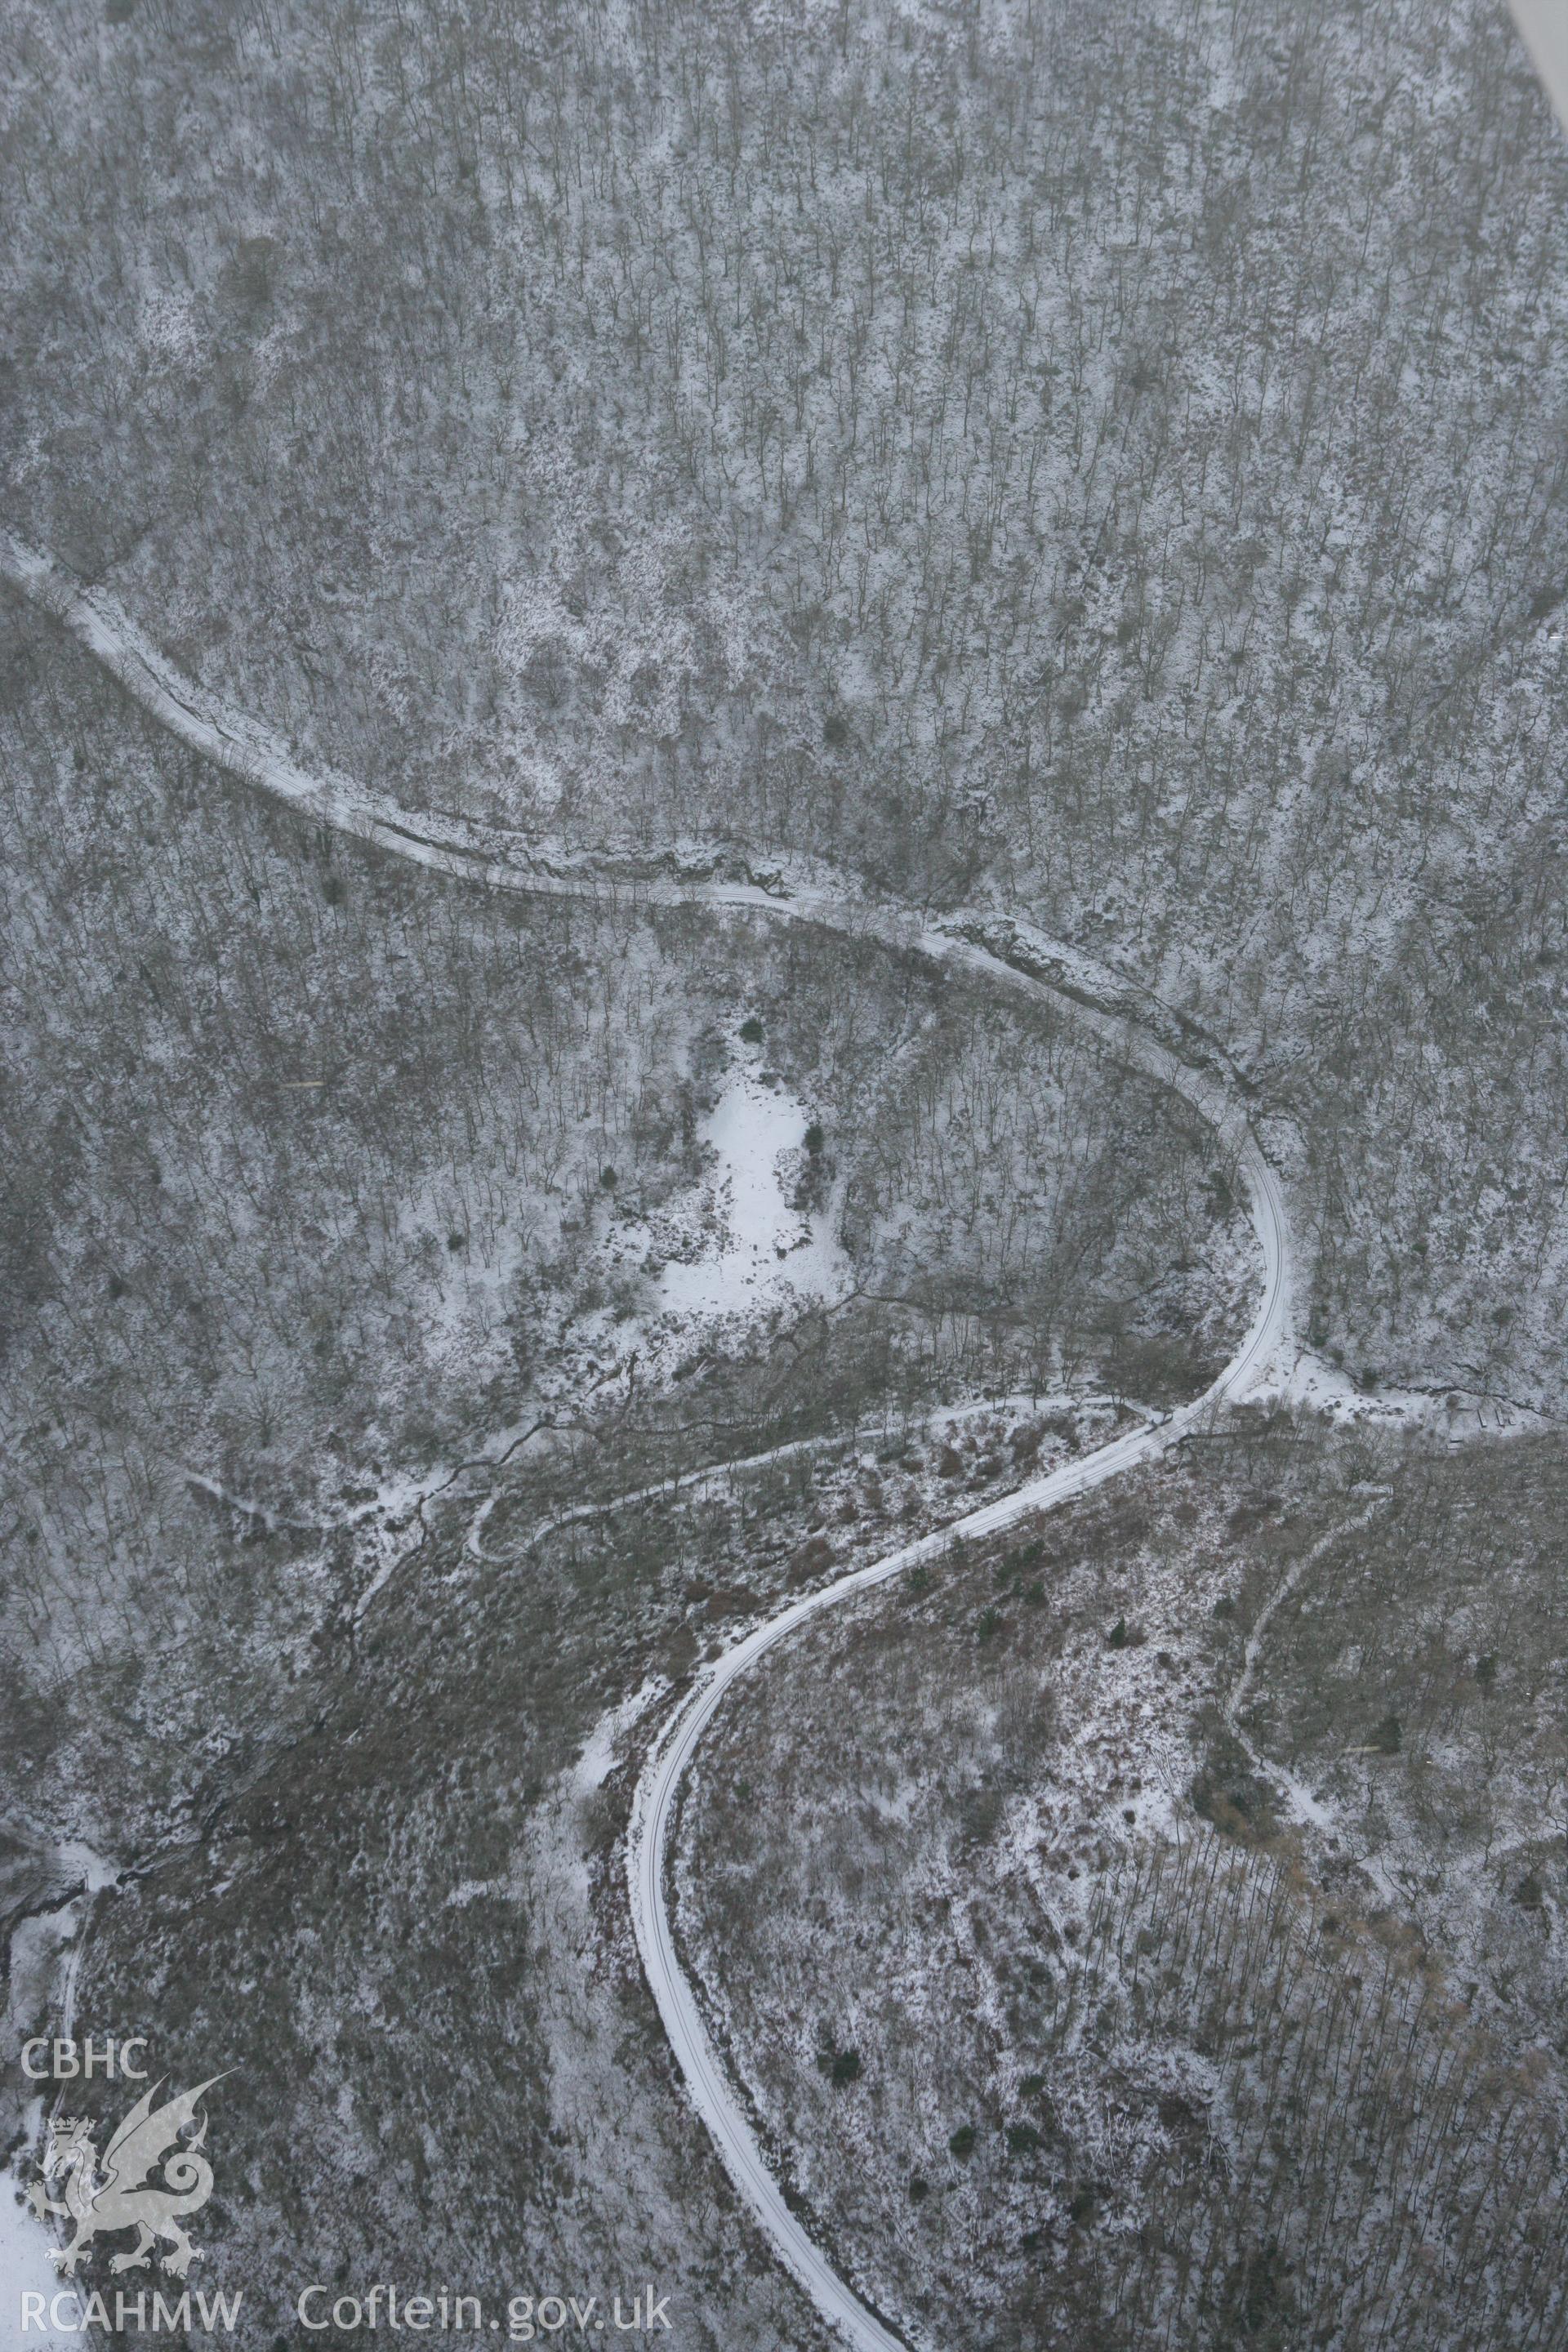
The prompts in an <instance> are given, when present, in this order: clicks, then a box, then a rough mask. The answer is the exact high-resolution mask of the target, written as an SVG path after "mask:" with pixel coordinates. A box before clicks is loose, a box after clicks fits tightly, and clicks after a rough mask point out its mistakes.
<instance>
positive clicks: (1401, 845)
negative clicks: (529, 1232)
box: [0, 0, 1568, 1402]
mask: <svg viewBox="0 0 1568 2352" xmlns="http://www.w3.org/2000/svg"><path fill="white" fill-rule="evenodd" d="M10 16H11V20H12V32H13V47H14V52H15V55H16V61H17V62H16V72H15V74H14V76H13V79H12V81H11V85H10V88H9V91H8V99H7V109H8V110H7V117H6V121H5V142H4V150H5V161H4V165H3V169H4V171H5V212H6V218H7V221H8V223H10V224H11V225H12V227H11V234H10V235H9V236H8V238H7V244H6V251H5V257H4V259H3V261H0V284H3V285H4V288H5V299H6V307H7V312H8V315H9V318H10V320H11V322H12V328H11V343H10V355H9V360H8V365H9V368H10V371H11V373H10V376H9V378H8V384H9V392H10V397H9V399H8V401H7V404H6V410H5V415H6V418H7V420H8V421H7V423H6V425H5V438H4V442H3V443H0V453H3V456H4V462H5V481H6V504H7V510H8V515H9V517H10V519H11V520H12V521H13V523H14V525H15V527H16V528H18V529H20V530H23V531H25V532H26V531H30V532H32V533H33V534H34V535H35V536H37V538H38V539H39V540H41V541H43V542H44V543H46V544H47V545H49V546H51V547H52V548H53V549H54V551H56V552H57V553H58V554H59V555H60V556H61V557H62V558H63V559H64V560H66V561H67V562H72V563H74V564H75V565H77V566H78V567H79V568H80V569H82V570H84V571H86V572H89V573H90V574H92V575H94V576H100V577H103V578H105V579H107V580H109V581H110V583H113V584H114V585H115V586H116V587H117V588H119V589H120V590H121V592H122V593H125V594H127V595H128V597H129V598H130V600H131V602H132V606H133V608H134V609H136V610H137V611H138V613H139V614H140V615H141V617H142V619H143V620H144V621H145V622H146V623H147V625H149V626H150V627H152V628H153V633H154V635H158V636H160V637H161V638H162V639H163V640H164V641H166V642H167V641H173V643H174V645H175V646H176V648H177V649H178V651H179V652H180V655H181V657H182V658H183V659H184V660H185V661H187V662H188V663H189V664H190V666H191V667H192V668H193V669H194V670H195V671H196V672H197V673H198V674H199V675H201V676H202V677H205V678H207V679H208V680H210V681H212V682H214V683H216V684H220V685H222V686H223V687H224V688H226V689H227V690H228V691H230V692H231V693H233V694H234V696H235V697H236V698H237V699H238V700H239V701H241V702H242V703H243V702H247V701H248V702H250V703H252V704H254V705H255V706H256V707H257V708H258V709H259V710H260V711H261V712H262V713H263V714H264V715H265V716H268V718H270V719H273V720H274V721H276V722H278V723H279V724H281V725H284V726H286V727H288V728H289V729H290V730H292V731H293V732H294V734H295V735H296V737H297V738H298V740H299V741H300V744H301V745H302V746H303V747H306V748H308V749H310V750H311V751H314V752H316V753H317V754H319V755H322V756H325V755H329V754H330V755H331V756H333V757H335V758H337V759H339V760H341V761H342V762H343V763H344V764H346V765H348V766H349V767H351V768H356V769H360V770H363V771H365V772H371V773H372V774H374V777H375V779H376V780H377V781H378V782H382V781H386V780H389V779H390V780H394V781H395V782H397V783H398V786H399V788H400V789H401V790H402V791H403V792H404V793H405V794H406V796H407V798H408V800H409V802H410V803H411V804H413V805H426V806H428V805H452V804H468V805H480V806H483V807H485V808H488V809H494V810H500V811H501V812H504V813H506V814H509V815H510V816H512V817H514V818H516V819H517V820H518V821H520V822H522V823H525V824H530V825H532V826H547V827H549V828H551V829H554V830H566V831H569V832H571V833H573V834H574V835H577V836H579V837H581V838H584V839H593V840H603V839H605V838H606V837H615V836H617V835H638V836H640V837H644V838H649V837H652V838H658V837H662V836H665V835H668V834H669V833H670V832H671V831H674V832H677V833H679V834H682V835H689V834H692V833H709V834H714V833H717V834H721V835H729V836H731V837H734V838H737V839H740V840H742V841H744V842H748V843H752V844H761V845H766V846H767V847H769V848H773V849H776V848H778V847H781V846H787V845H796V846H803V847H811V848H815V849H818V850H824V851H827V852H829V853H831V854H832V855H833V856H836V857H838V858H839V859H841V860H842V861H843V862H845V863H846V864H847V865H849V866H852V867H854V868H855V869H857V870H858V871H860V872H862V873H864V874H865V875H867V876H868V877H871V878H872V879H873V880H875V881H878V882H880V883H883V884H886V885H888V886H889V887H895V888H897V889H898V890H900V892H902V893H904V894H906V895H911V896H917V897H919V896H929V897H932V898H937V899H941V900H952V898H955V897H963V896H974V895H985V894H988V893H1000V894H1002V895H1003V896H1005V898H1007V899H1008V900H1009V901H1010V902H1011V903H1014V904H1015V905H1017V906H1019V907H1021V908H1024V909H1026V910H1027V911H1033V912H1035V913H1036V914H1037V915H1038V916H1039V917H1040V919H1043V920H1044V921H1045V922H1046V924H1047V928H1050V929H1056V930H1058V931H1060V932H1065V933H1067V934H1068V935H1069V936H1078V937H1081V938H1083V939H1085V940H1089V941H1090V942H1092V943H1094V944H1097V945H1100V946H1103V947H1104V948H1105V949H1107V950H1109V951H1110V952H1111V953H1113V954H1120V955H1121V956H1122V957H1123V958H1124V959H1125V960H1126V961H1128V962H1129V963H1130V965H1131V967H1132V968H1134V969H1135V970H1137V971H1139V972H1140V973H1141V974H1142V976H1143V977H1145V978H1150V979H1158V980H1159V981H1160V982H1162V983H1163V986H1164V988H1165V990H1166V992H1167V993H1168V994H1170V995H1171V996H1173V998H1174V999H1175V1000H1176V1001H1177V1002H1180V1003H1191V1004H1193V1005H1194V1006H1195V1007H1197V1008H1199V1009H1200V1010H1201V1011H1202V1013H1203V1014H1204V1015H1205V1018H1206V1019H1207V1020H1208V1021H1209V1022H1210V1023H1211V1024H1213V1025H1215V1026H1217V1027H1218V1028H1220V1029H1221V1030H1222V1031H1223V1033H1224V1034H1226V1037H1227V1039H1228V1041H1229V1042H1230V1043H1231V1044H1232V1045H1233V1047H1234V1048H1235V1049H1236V1050H1237V1051H1238V1052H1240V1053H1242V1054H1243V1055H1245V1056H1246V1057H1247V1060H1248V1061H1249V1062H1250V1064H1251V1065H1252V1066H1254V1067H1255V1068H1256V1070H1257V1071H1258V1074H1259V1076H1261V1077H1263V1078H1264V1079H1265V1080H1266V1082H1267V1084H1268V1091H1269V1097H1270V1100H1271V1102H1272V1103H1273V1105H1274V1107H1275V1108H1277V1109H1278V1110H1279V1112H1280V1113H1281V1115H1282V1116H1284V1117H1287V1118H1291V1119H1293V1120H1295V1121H1296V1122H1298V1123H1299V1126H1300V1130H1301V1132H1302V1134H1303V1135H1304V1137H1305V1139H1306V1141H1305V1144H1304V1145H1303V1147H1302V1149H1303V1150H1304V1152H1305V1155H1306V1157H1307V1160H1308V1161H1309V1165H1310V1179H1311V1184H1312V1197H1313V1200H1314V1202H1315V1204H1316V1209H1317V1217H1318V1239H1319V1252H1318V1256H1317V1261H1316V1265H1315V1284H1316V1318H1317V1319H1316V1323H1315V1327H1314V1328H1315V1330H1316V1332H1317V1334H1318V1336H1319V1338H1320V1340H1321V1344H1323V1345H1325V1346H1328V1347H1331V1348H1333V1349H1335V1350H1336V1351H1337V1352H1338V1353H1340V1354H1341V1355H1342V1357H1343V1358H1344V1360H1346V1362H1347V1363H1348V1364H1349V1366H1350V1367H1351V1368H1352V1370H1354V1371H1356V1372H1357V1373H1358V1374H1365V1375H1369V1376H1371V1377H1373V1378H1377V1377H1384V1378H1388V1377H1396V1378H1402V1379H1406V1380H1408V1379H1423V1378H1427V1377H1431V1378H1435V1379H1436V1380H1437V1381H1445V1382H1451V1383H1455V1384H1458V1385H1459V1386H1461V1387H1465V1388H1468V1389H1472V1390H1488V1389H1490V1390H1494V1391H1500V1392H1502V1393H1517V1394H1519V1395H1521V1396H1523V1397H1525V1398H1526V1399H1527V1400H1528V1401H1530V1402H1544V1401H1545V1400H1546V1399H1547V1398H1548V1396H1549V1395H1550V1394H1551V1393H1552V1392H1553V1389H1554V1382H1555V1370H1554V1359H1555V1349H1556V1340H1555V1333H1556V1331H1557V1328H1558V1327H1559V1325H1560V1322H1561V1318H1562V1313H1563V1264H1564V1257H1563V1231H1562V1227H1561V1224H1560V1222H1559V1202H1558V1194H1557V1188H1556V1186H1555V1184H1554V1182H1553V1181H1552V1175H1551V1165H1550V1163H1551V1157H1552V1139H1553V1138H1554V1137H1555V1136H1556V1134H1557V1133H1558V1132H1560V1129H1561V1124H1562V1116H1561V1114H1562V1105H1563V1094H1564V1084H1563V1072H1562V1068H1561V1059H1560V1056H1561V1036H1562V1034H1563V1032H1562V1022H1561V1011H1562V1003H1561V977H1560V965H1559V961H1558V959H1559V958H1560V956H1561V954H1562V951H1563V940H1562V938H1561V913H1560V909H1561V903H1562V889H1561V873H1562V868H1561V859H1562V856H1563V839H1562V828H1561V823H1560V812H1559V794H1558V791H1557V786H1556V782H1555V776H1554V770H1553V764H1552V757H1551V749H1550V746H1551V743H1552V733H1553V724H1554V714H1555V712H1556V709H1557V698H1558V696H1559V695H1560V692H1561V666H1562V650H1561V648H1562V634H1561V630H1560V628H1559V627H1558V624H1557V614H1558V608H1559V601H1560V599H1561V596H1562V594H1563V586H1564V580H1565V576H1568V574H1565V549H1564V543H1563V522H1562V515H1563V506H1562V501H1561V497H1560V493H1561V490H1562V487H1563V466H1564V463H1565V462H1568V456H1565V451H1564V446H1563V438H1562V429H1561V418H1562V414H1563V389H1564V379H1563V367H1564V361H1563V348H1564V341H1563V333H1562V322H1563V317H1564V297H1565V294H1568V287H1565V285H1564V280H1563V266H1562V260H1561V255H1560V252H1559V250H1558V246H1557V241H1556V239H1555V236H1554V223H1555V221H1556V220H1557V219H1558V218H1559V217H1560V215H1561V212H1562V207H1563V200H1564V196H1565V195H1568V185H1565V174H1568V162H1565V161H1564V159H1563V155H1562V153H1561V151H1560V148H1559V145H1558V135H1557V133H1556V131H1555V129H1554V127H1553V125H1552V121H1551V117H1550V114H1549V110H1548V109H1547V107H1546V104H1545V101H1544V100H1543V99H1542V95H1541V93H1540V92H1539V90H1538V89H1537V87H1536V85H1535V83H1534V80H1533V78H1532V75H1531V70H1530V68H1529V65H1528V61H1527V59H1526V58H1525V56H1524V53H1523V50H1522V48H1521V47H1520V45H1519V44H1518V42H1517V39H1516V37H1514V35H1513V34H1512V31H1511V29H1510V26H1509V25H1508V23H1507V21H1506V18H1505V16H1504V15H1503V12H1502V11H1501V10H1500V8H1498V7H1497V6H1495V5H1492V0H1463V5H1446V6H1442V7H1436V8H1429V7H1425V6H1423V7H1420V8H1416V7H1410V8H1403V9H1398V10H1392V11H1391V10H1380V9H1373V8H1371V7H1366V6H1357V5H1349V0H1336V5H1323V6H1318V7H1315V8H1314V9H1313V10H1311V11H1310V13H1309V14H1308V15H1306V16H1303V15H1302V14H1301V12H1300V10H1296V9H1283V8H1280V7H1279V6H1277V5H1234V6H1232V5H1212V4H1210V0H1194V5H1161V6H1158V7H1156V8H1154V9H1152V10H1150V9H1146V8H1142V7H1140V8H1136V9H1134V8H1131V7H1123V6H1110V7H1105V6H1101V5H1094V6H1092V7H1090V6H1081V7H1080V6H1070V5H1057V6H1047V5H1028V0H1019V5H1009V6H1007V7H987V8H984V9H981V10H974V11H971V10H964V11H962V12H955V11H952V10H949V9H945V8H942V7H941V6H934V5H933V6H924V7H920V8H916V9H911V10H909V11H899V12H884V11H883V10H882V9H880V8H879V7H858V6H843V7H834V8H827V9H823V10H818V9H816V8H811V9H805V10H802V11H799V12H793V11H788V10H763V9H757V10H735V11H729V10H722V11H715V10H714V9H713V8H711V7H710V6H706V5H700V6H695V5H694V6H688V7H685V8H682V7H666V6H662V5H661V6H655V7H625V8H623V7H614V8H611V7H607V6H588V7H579V6H576V5H573V6H571V7H561V8H558V9H553V8H549V7H544V8H535V7H529V8H526V9H525V8H521V7H517V8H506V7H485V8H482V9H480V8H471V9H470V8H463V7H450V8H449V7H445V6H443V7H439V8H436V7H429V8H425V7H421V8H410V7H406V6H397V5H391V4H390V0H388V5H361V0H353V5H332V6H329V7H326V8H314V7H312V8H310V9H304V8H298V7H295V8H290V7H289V6H287V5H279V0H265V4H264V0H257V5H246V4H245V0H237V5H226V6H223V7H217V8H215V7H213V6H210V5H206V0H202V5H200V6H195V5H177V0H136V5H132V6H120V5H115V6H112V7H110V8H109V9H108V10H107V11H106V10H105V9H104V8H102V7H101V6H100V5H98V0H91V5H87V0H83V5H67V6H62V7H55V6H50V7H48V8H43V7H35V6H30V5H14V6H13V7H12V9H11V11H10ZM1499 1318H1502V1319H1499Z"/></svg>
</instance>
